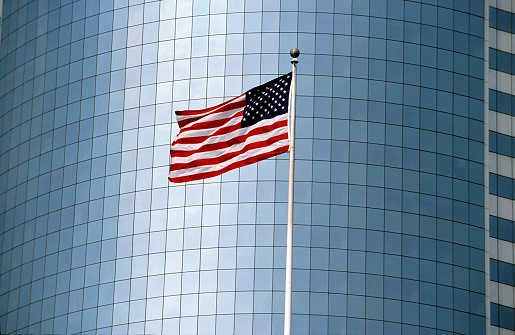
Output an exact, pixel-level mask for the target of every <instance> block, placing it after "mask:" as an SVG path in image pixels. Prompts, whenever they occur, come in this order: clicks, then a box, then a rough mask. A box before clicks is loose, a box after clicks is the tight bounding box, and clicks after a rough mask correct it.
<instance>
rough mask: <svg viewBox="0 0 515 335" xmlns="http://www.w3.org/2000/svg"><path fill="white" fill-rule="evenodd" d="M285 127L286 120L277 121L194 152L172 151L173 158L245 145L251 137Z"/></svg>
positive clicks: (206, 145)
mask: <svg viewBox="0 0 515 335" xmlns="http://www.w3.org/2000/svg"><path fill="white" fill-rule="evenodd" d="M287 125H288V120H282V121H278V122H276V123H273V124H270V125H267V126H263V127H259V128H253V129H252V130H250V131H249V132H248V133H247V134H244V135H241V136H238V137H234V138H231V139H229V140H227V141H223V142H219V143H210V144H205V145H203V146H201V147H199V148H197V149H195V150H194V151H193V150H188V151H183V150H173V152H174V154H173V156H174V157H188V156H191V155H194V154H196V153H199V152H207V151H214V150H219V149H224V148H228V147H231V146H233V145H237V144H240V143H245V141H246V140H247V139H248V138H249V137H251V136H255V135H262V134H265V133H268V132H270V131H272V130H274V129H277V128H281V127H286V126H287ZM207 137H209V136H205V137H204V138H207Z"/></svg>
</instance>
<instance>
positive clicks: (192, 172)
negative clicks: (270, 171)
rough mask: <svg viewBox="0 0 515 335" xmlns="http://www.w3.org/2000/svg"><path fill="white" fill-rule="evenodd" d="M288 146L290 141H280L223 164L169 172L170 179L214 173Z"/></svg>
mask: <svg viewBox="0 0 515 335" xmlns="http://www.w3.org/2000/svg"><path fill="white" fill-rule="evenodd" d="M289 145H290V141H289V140H287V139H285V140H281V141H278V142H275V143H273V144H272V145H269V146H266V147H263V148H256V149H253V150H249V151H246V152H244V153H242V154H241V155H238V156H236V157H233V158H232V159H230V160H227V161H225V162H223V163H220V164H216V165H208V166H199V167H195V168H191V169H185V170H176V171H170V177H171V178H179V177H184V176H191V175H196V174H201V173H206V172H214V171H220V170H222V169H224V168H225V167H227V166H229V165H231V164H233V163H235V162H238V161H243V160H245V159H247V158H250V157H253V156H257V155H261V154H265V153H267V152H271V151H274V150H276V149H278V148H281V147H284V146H289Z"/></svg>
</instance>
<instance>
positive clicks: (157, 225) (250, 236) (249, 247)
mask: <svg viewBox="0 0 515 335" xmlns="http://www.w3.org/2000/svg"><path fill="white" fill-rule="evenodd" d="M483 8H484V2H483V1H479V0H472V1H468V0H455V1H436V0H424V1H409V0H406V1H401V0H388V1H386V0H370V1H365V0H342V1H339V0H336V1H333V0H302V1H299V0H282V1H276V0H249V1H244V0H211V1H209V0H173V1H170V0H163V1H143V0H115V1H103V0H102V1H99V0H79V1H71V0H61V1H48V0H47V1H44V0H40V1H28V0H20V1H15V0H11V1H4V7H3V15H4V21H3V24H2V33H1V34H2V42H1V48H0V124H1V125H2V128H1V138H0V140H1V151H0V154H1V156H0V227H1V229H0V234H1V235H0V243H1V244H0V250H1V256H0V257H1V269H0V330H1V332H2V333H79V332H94V331H98V332H101V333H110V332H113V333H127V332H128V333H160V332H166V333H170V334H197V333H199V334H215V333H216V334H231V333H236V334H250V333H254V334H270V333H273V334H281V333H282V329H283V312H284V276H285V273H284V267H285V244H286V208H287V206H286V202H287V183H288V182H287V178H288V177H287V176H288V171H287V170H288V161H287V155H283V156H279V157H277V158H273V159H268V160H266V161H263V162H260V163H258V164H254V165H251V166H247V167H245V168H242V169H239V170H235V171H232V172H229V173H226V174H224V175H222V176H220V177H216V178H211V179H208V180H205V181H201V182H195V183H187V184H169V183H168V181H167V174H168V161H169V160H168V152H169V145H170V143H171V141H172V139H173V138H174V137H175V135H176V134H177V133H178V126H177V124H176V122H175V117H174V115H173V111H174V110H181V109H197V108H204V107H207V106H212V105H215V104H217V103H220V102H222V101H224V100H227V99H229V98H231V97H234V96H236V95H239V94H241V93H242V92H244V91H245V90H247V89H249V88H251V87H254V86H256V85H258V84H260V83H263V82H265V81H267V80H270V79H272V78H274V77H277V76H278V75H280V74H284V73H287V72H289V71H290V69H291V64H290V62H289V61H290V56H289V54H288V52H289V50H290V49H291V48H292V47H298V48H299V49H300V51H301V55H300V57H299V67H298V71H299V77H298V98H297V102H298V103H297V106H298V109H297V115H298V119H297V132H296V134H297V136H298V137H297V141H296V158H297V161H296V175H295V178H296V183H295V216H294V225H295V228H294V237H293V238H294V240H293V243H294V251H293V268H294V270H293V318H292V325H293V329H292V333H293V334H308V333H309V334H328V333H330V334H346V333H349V334H364V333H365V334H381V333H385V334H436V333H437V332H438V333H442V334H444V333H457V334H484V332H485V296H484V285H485V275H484V219H483V217H484V214H483V213H484V212H483V211H484V209H483V204H484V194H483V191H484V188H483V99H484V97H483V79H484V78H483V40H484V36H483V35H484V33H483V32H484V27H483V22H484V21H483V20H484V18H483V16H484V9H483Z"/></svg>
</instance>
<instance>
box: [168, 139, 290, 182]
mask: <svg viewBox="0 0 515 335" xmlns="http://www.w3.org/2000/svg"><path fill="white" fill-rule="evenodd" d="M288 149H289V146H284V147H280V148H277V149H275V150H273V151H270V152H266V153H263V154H261V155H257V156H253V157H249V158H247V159H245V160H241V161H237V162H234V163H232V164H230V165H228V166H226V167H225V168H223V169H221V170H218V171H210V172H204V173H198V174H193V175H189V176H181V177H177V178H170V177H168V180H169V181H171V182H174V183H184V182H187V181H195V180H200V179H206V178H211V177H216V176H219V175H221V174H222V173H225V172H227V171H229V170H232V169H236V168H240V167H243V166H246V165H250V164H254V163H257V162H259V161H262V160H265V159H267V158H270V157H272V156H275V155H279V154H282V153H285V152H288Z"/></svg>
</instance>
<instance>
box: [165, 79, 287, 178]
mask: <svg viewBox="0 0 515 335" xmlns="http://www.w3.org/2000/svg"><path fill="white" fill-rule="evenodd" d="M291 78H292V74H291V73H288V74H285V75H283V76H281V77H279V78H276V79H274V80H271V81H269V82H267V83H266V84H263V85H261V86H258V87H255V88H253V89H251V90H249V91H247V92H245V93H244V94H242V95H240V96H238V97H236V98H234V99H231V100H229V101H226V102H224V103H222V104H220V105H217V106H214V107H211V108H207V109H202V110H184V111H176V112H175V114H176V115H177V122H178V124H179V127H180V131H179V134H178V135H177V137H176V138H175V140H174V141H173V143H172V146H171V148H170V156H171V164H170V174H169V176H168V179H169V180H170V181H171V182H174V183H182V182H187V181H193V180H199V179H205V178H210V177H214V176H218V175H220V174H222V173H224V172H227V171H229V170H232V169H236V168H239V167H242V166H245V165H249V164H252V163H256V162H259V161H261V160H263V159H267V158H269V157H272V156H275V155H279V154H282V153H284V152H287V151H288V149H289V146H290V140H289V136H288V133H289V132H288V102H289V94H290V86H291Z"/></svg>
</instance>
